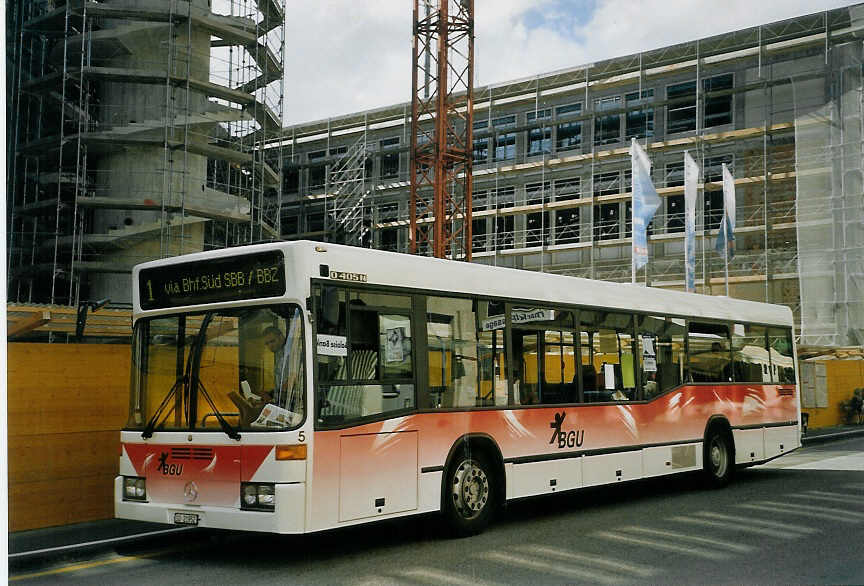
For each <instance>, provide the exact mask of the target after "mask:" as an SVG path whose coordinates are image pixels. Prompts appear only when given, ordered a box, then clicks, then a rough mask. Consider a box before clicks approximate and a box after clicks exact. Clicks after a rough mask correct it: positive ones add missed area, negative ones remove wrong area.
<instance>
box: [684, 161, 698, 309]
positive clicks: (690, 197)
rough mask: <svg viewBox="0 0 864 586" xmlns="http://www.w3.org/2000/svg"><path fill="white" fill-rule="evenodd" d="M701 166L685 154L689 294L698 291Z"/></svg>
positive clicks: (685, 262)
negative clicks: (697, 230) (698, 195)
mask: <svg viewBox="0 0 864 586" xmlns="http://www.w3.org/2000/svg"><path fill="white" fill-rule="evenodd" d="M698 184H699V165H697V164H696V161H694V160H693V157H691V156H690V153H689V152H685V153H684V282H685V284H686V286H687V292H688V293H693V292H695V291H696V192H697V190H698Z"/></svg>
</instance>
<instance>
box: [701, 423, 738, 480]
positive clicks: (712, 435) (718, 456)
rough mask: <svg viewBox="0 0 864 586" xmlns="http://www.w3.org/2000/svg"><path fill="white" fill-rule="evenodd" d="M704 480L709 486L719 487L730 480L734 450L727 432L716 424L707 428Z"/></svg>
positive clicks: (733, 465)
mask: <svg viewBox="0 0 864 586" xmlns="http://www.w3.org/2000/svg"><path fill="white" fill-rule="evenodd" d="M703 469H704V471H705V480H706V482H707V483H708V486H709V487H711V488H721V487H724V486H726V485H727V484H729V482H730V481H731V480H732V473H733V471H734V470H735V452H734V449H733V447H732V438H731V436H730V435H729V433H728V432H727V431H726V430H724V429H721V428H720V427H718V426H714V427H712V428H711V429H709V430H708V433H707V434H706V437H705V451H704V454H703Z"/></svg>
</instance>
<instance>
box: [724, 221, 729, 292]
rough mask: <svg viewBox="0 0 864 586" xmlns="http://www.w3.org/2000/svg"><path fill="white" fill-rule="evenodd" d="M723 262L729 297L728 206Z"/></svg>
mask: <svg viewBox="0 0 864 586" xmlns="http://www.w3.org/2000/svg"><path fill="white" fill-rule="evenodd" d="M723 215H724V217H723V234H724V235H725V238H724V239H723V243H724V245H725V246H723V264H724V265H725V266H726V297H729V228H728V226H729V223H728V222H727V221H726V217H725V215H726V208H725V207H724V208H723Z"/></svg>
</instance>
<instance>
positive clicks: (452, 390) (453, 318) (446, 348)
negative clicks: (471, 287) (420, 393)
mask: <svg viewBox="0 0 864 586" xmlns="http://www.w3.org/2000/svg"><path fill="white" fill-rule="evenodd" d="M426 344H427V348H428V355H429V361H428V365H429V372H428V380H429V393H430V395H432V397H431V399H432V401H431V404H432V405H433V406H434V407H444V408H446V407H474V406H476V405H479V404H482V402H480V401H479V397H478V389H477V388H476V386H475V384H476V381H477V377H478V367H479V363H478V346H477V335H476V328H475V315H474V303H473V302H472V301H471V300H470V299H461V298H455V297H429V298H427V299H426Z"/></svg>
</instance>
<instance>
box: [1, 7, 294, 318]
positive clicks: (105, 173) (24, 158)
mask: <svg viewBox="0 0 864 586" xmlns="http://www.w3.org/2000/svg"><path fill="white" fill-rule="evenodd" d="M9 12H10V13H11V14H7V23H9V24H12V26H13V27H14V28H13V30H14V31H15V33H14V34H15V37H16V47H15V54H14V55H13V56H11V57H10V60H9V62H10V65H12V66H13V73H12V74H10V75H9V76H8V77H7V79H8V80H9V81H10V82H11V83H10V85H9V86H8V89H7V91H8V92H9V95H10V97H11V98H12V99H11V100H10V103H11V105H12V108H11V111H10V115H9V119H8V120H9V122H10V124H9V125H8V126H7V141H8V144H9V145H10V147H9V151H8V153H7V162H8V164H9V167H8V168H9V174H8V176H7V193H8V200H9V206H8V212H9V213H8V235H9V236H8V238H9V240H8V258H7V266H8V296H9V299H10V300H13V301H19V302H26V303H32V302H46V303H52V304H60V305H76V304H77V303H78V302H79V300H81V299H86V298H98V297H110V298H111V299H112V300H113V301H115V302H129V301H130V293H129V285H128V279H126V278H123V277H122V275H124V274H128V273H129V272H130V270H131V267H132V266H133V265H134V264H137V263H139V262H143V261H146V260H151V259H155V258H164V257H167V256H173V255H178V254H184V253H189V252H195V251H200V250H204V249H208V248H218V247H224V246H231V245H236V244H242V243H248V242H253V241H257V240H266V239H275V238H278V237H279V232H280V228H279V214H278V210H279V207H280V189H279V185H280V181H281V166H282V165H281V160H280V159H278V158H277V159H276V160H273V159H272V157H271V158H269V159H267V160H265V157H264V153H263V151H261V150H260V149H259V148H258V146H259V145H260V144H261V143H262V142H265V141H267V140H268V139H270V138H271V137H273V136H277V135H278V134H279V132H280V129H281V126H282V103H283V94H284V81H283V65H282V64H283V60H284V52H285V26H284V0H257V1H255V0H220V1H216V2H213V3H212V6H211V3H210V2H207V1H205V0H191V1H185V0H155V1H154V0H151V1H148V2H146V3H145V2H140V1H138V0H103V1H90V0H67V1H65V2H64V1H63V0H24V1H22V2H17V3H13V4H12V5H10V7H9ZM7 45H8V43H7Z"/></svg>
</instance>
